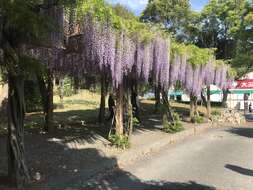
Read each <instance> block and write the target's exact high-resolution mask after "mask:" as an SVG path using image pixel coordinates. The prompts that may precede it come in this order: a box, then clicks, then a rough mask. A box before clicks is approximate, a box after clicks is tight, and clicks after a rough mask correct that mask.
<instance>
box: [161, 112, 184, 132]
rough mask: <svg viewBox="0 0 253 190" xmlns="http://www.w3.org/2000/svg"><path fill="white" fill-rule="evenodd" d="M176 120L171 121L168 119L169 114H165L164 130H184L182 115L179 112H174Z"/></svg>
mask: <svg viewBox="0 0 253 190" xmlns="http://www.w3.org/2000/svg"><path fill="white" fill-rule="evenodd" d="M173 117H174V120H175V122H174V123H170V122H169V121H168V119H167V116H166V115H164V116H163V131H164V132H166V133H177V132H180V131H182V130H184V127H183V124H182V122H181V120H180V117H179V115H178V114H177V113H173Z"/></svg>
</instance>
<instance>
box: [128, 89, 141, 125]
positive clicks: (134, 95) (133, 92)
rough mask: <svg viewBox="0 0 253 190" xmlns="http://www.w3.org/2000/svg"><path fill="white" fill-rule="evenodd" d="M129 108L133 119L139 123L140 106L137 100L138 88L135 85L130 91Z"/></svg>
mask: <svg viewBox="0 0 253 190" xmlns="http://www.w3.org/2000/svg"><path fill="white" fill-rule="evenodd" d="M130 98H131V99H130V101H131V106H132V109H133V117H135V118H137V119H138V121H139V122H140V105H139V99H138V87H137V85H133V87H132V90H131V97H130Z"/></svg>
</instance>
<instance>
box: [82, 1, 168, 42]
mask: <svg viewBox="0 0 253 190" xmlns="http://www.w3.org/2000/svg"><path fill="white" fill-rule="evenodd" d="M77 10H78V11H77V12H78V20H79V22H80V24H81V22H82V21H83V17H85V16H87V15H89V16H91V18H92V19H93V20H94V22H98V23H105V24H107V25H109V26H111V27H113V28H114V29H115V31H116V32H118V33H119V34H121V32H124V33H125V34H126V35H128V36H129V37H130V38H132V39H133V40H134V41H136V40H138V41H140V42H142V43H144V44H146V43H148V42H150V41H151V40H152V39H154V37H155V36H157V35H160V36H163V37H164V38H165V39H167V38H169V35H168V34H167V33H166V32H164V31H163V30H162V29H161V27H160V26H158V25H157V26H154V25H149V24H145V23H141V22H139V21H138V19H137V18H136V17H135V16H134V15H133V13H131V12H130V11H129V10H127V9H126V8H124V7H123V6H120V5H116V6H114V7H113V6H111V5H109V4H107V3H105V2H104V1H103V0H87V1H80V2H79V3H78V6H77Z"/></svg>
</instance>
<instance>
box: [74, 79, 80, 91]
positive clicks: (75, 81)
mask: <svg viewBox="0 0 253 190" xmlns="http://www.w3.org/2000/svg"><path fill="white" fill-rule="evenodd" d="M79 83H80V82H79V78H78V77H74V94H78V93H79V88H80V84H79Z"/></svg>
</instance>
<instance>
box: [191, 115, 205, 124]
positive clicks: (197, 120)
mask: <svg viewBox="0 0 253 190" xmlns="http://www.w3.org/2000/svg"><path fill="white" fill-rule="evenodd" d="M191 120H192V122H193V123H198V124H201V123H204V122H205V119H204V117H202V116H197V115H195V116H194V117H193V118H192V119H191Z"/></svg>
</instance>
